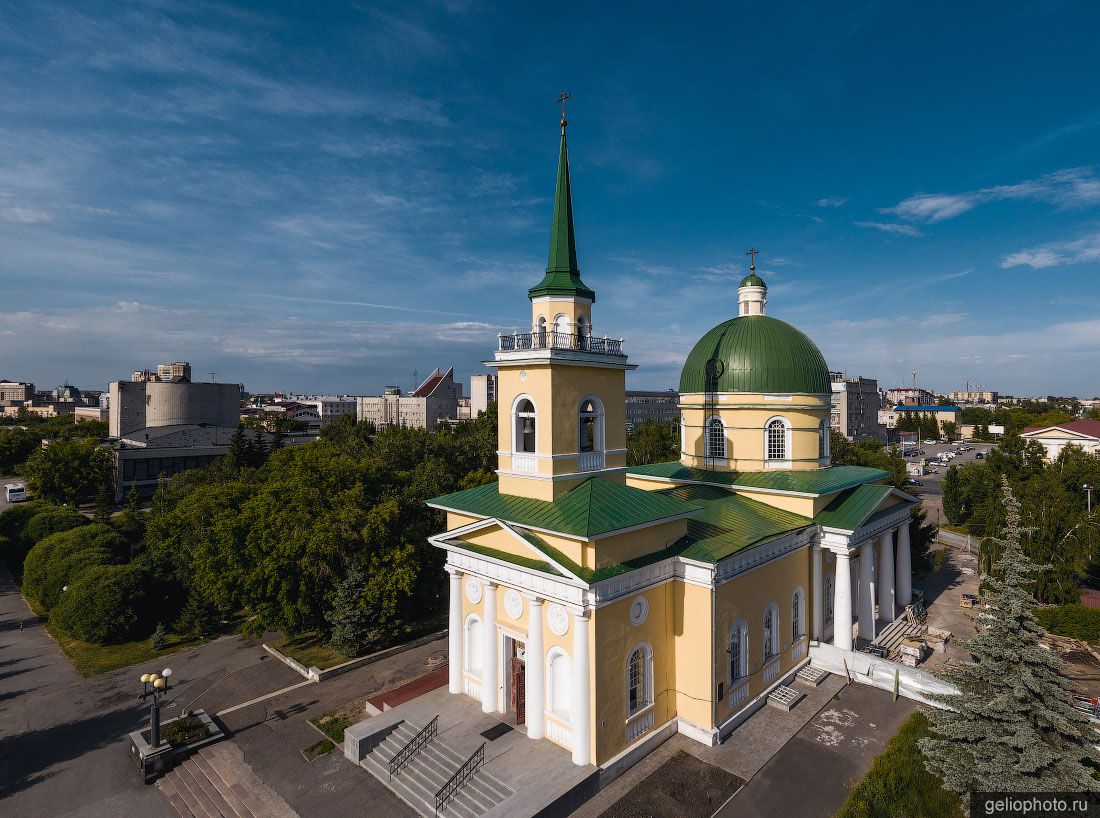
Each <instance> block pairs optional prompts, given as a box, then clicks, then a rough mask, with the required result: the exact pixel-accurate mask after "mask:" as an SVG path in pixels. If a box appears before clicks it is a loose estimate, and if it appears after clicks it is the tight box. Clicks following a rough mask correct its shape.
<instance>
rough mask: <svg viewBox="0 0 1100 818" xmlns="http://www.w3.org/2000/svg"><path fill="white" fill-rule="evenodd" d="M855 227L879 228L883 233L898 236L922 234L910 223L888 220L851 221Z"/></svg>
mask: <svg viewBox="0 0 1100 818" xmlns="http://www.w3.org/2000/svg"><path fill="white" fill-rule="evenodd" d="M852 224H854V225H855V226H856V227H866V228H869V229H871V230H881V231H882V232H883V233H894V234H896V235H898V236H923V235H924V234H923V233H922V232H920V231H919V230H918V229H917V228H915V227H913V226H912V225H911V224H893V223H890V222H852Z"/></svg>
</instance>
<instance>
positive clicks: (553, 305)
mask: <svg viewBox="0 0 1100 818" xmlns="http://www.w3.org/2000/svg"><path fill="white" fill-rule="evenodd" d="M559 315H564V316H566V317H567V318H568V319H569V324H570V327H569V331H570V332H571V333H576V329H575V328H576V325H577V318H579V317H581V316H584V319H585V320H586V321H587V322H588V326H589V329H591V327H592V304H591V303H590V302H588V301H586V300H582V299H574V298H561V299H558V298H554V297H553V296H550V297H549V298H538V299H534V300H532V301H531V331H532V332H534V331H535V328H536V327H538V324H539V317H542V318H545V319H546V329H547V331H550V330H552V329H553V328H554V321H555V319H556V318H557V317H558V316H559Z"/></svg>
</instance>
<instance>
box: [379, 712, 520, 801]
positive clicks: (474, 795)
mask: <svg viewBox="0 0 1100 818" xmlns="http://www.w3.org/2000/svg"><path fill="white" fill-rule="evenodd" d="M418 732H419V728H417V727H415V726H413V725H410V724H409V723H408V722H406V721H402V722H400V723H399V724H398V725H397V729H395V730H394V731H393V732H392V733H390V734H389V736H387V737H386V739H385V741H383V742H382V743H381V744H379V745H378V746H377V747H375V748H374V749H373V750H371V752H370V753H368V754H367V757H366V758H365V759H363V766H364V767H365V768H366V769H367V770H369V771H370V772H371V773H372V774H373V775H374V776H375V778H377V779H378V780H379V781H381V782H382V783H384V784H386V785H387V786H389V788H390V789H391V790H393V791H394V792H395V793H397V794H398V795H399V796H401V798H402V800H404V801H405V802H406V803H408V804H409V806H411V807H413V808H414V809H416V811H417V812H419V813H420V814H421V815H425V816H429V818H432V816H435V815H436V811H435V794H436V792H438V791H439V789H440V788H441V787H442V786H443V785H444V784H446V783H447V780H448V779H449V778H450V777H451V776H452V775H454V773H455V772H456V771H457V770H458V769H459V768H460V767H461V766H462V764H463V763H464V762H465V761H466V759H465V758H463V757H462V756H460V755H459V754H458V753H456V752H454V751H453V750H451V749H450V748H449V747H447V746H446V745H445V744H443V743H442V742H441V741H440V740H439V739H438V738H434V739H432V740H431V741H429V742H428V743H427V744H426V745H424V748H423V749H422V750H421V751H420V752H419V753H418V754H417V755H415V756H413V757H412V759H410V760H409V761H408V762H407V763H406V764H405V765H404V766H403V767H402V768H401V770H400V771H399V772H398V773H397V775H395V776H393V778H392V779H391V778H390V770H389V762H390V759H391V758H393V757H394V756H395V755H396V754H397V753H398V752H400V751H401V748H403V747H404V746H405V745H406V744H407V743H408V742H409V741H410V740H411V739H412V738H413V737H414V736H416V734H417V733H418ZM512 794H513V793H512V790H511V789H509V788H508V787H507V786H506V785H505V784H503V783H501V782H500V781H498V780H497V779H496V778H494V777H493V776H491V775H489V774H488V773H487V772H485V770H483V769H479V770H478V771H477V772H475V773H474V774H473V775H472V776H471V777H470V778H468V779H466V783H465V784H464V785H463V787H462V789H460V790H459V791H458V794H457V795H456V796H455V798H454V799H453V800H452V801H451V802H450V803H449V804H448V805H447V806H446V807H445V808H444V809H443V810H441V811H440V812H439V813H438V814H439V815H440V816H444V817H445V818H477V816H479V815H483V814H485V813H486V812H488V811H489V810H490V809H492V808H493V807H495V806H496V805H497V804H500V803H501V802H502V801H504V800H505V799H506V798H508V797H510V796H511V795H512Z"/></svg>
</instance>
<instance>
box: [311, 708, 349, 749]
mask: <svg viewBox="0 0 1100 818" xmlns="http://www.w3.org/2000/svg"><path fill="white" fill-rule="evenodd" d="M309 721H310V723H311V724H312V725H313V726H314V727H316V728H317V729H318V730H320V731H321V732H322V733H324V734H325V735H326V736H328V737H329V738H330V739H332V741H333V742H334V743H335V744H343V743H344V730H345V729H347V728H348V727H349V726H350V725H351V716H349V715H348V714H347V713H344V712H342V711H341V710H334V711H333V712H331V713H326V714H325V715H323V716H318V717H317V718H315V719H310V720H309Z"/></svg>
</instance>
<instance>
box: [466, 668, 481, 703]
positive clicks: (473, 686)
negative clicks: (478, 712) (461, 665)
mask: <svg viewBox="0 0 1100 818" xmlns="http://www.w3.org/2000/svg"><path fill="white" fill-rule="evenodd" d="M462 682H463V684H462V689H463V690H464V691H466V695H467V696H470V697H472V698H474V699H477V700H478V701H481V680H480V679H475V678H473V677H472V676H469V675H468V674H464V675H463V677H462Z"/></svg>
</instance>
